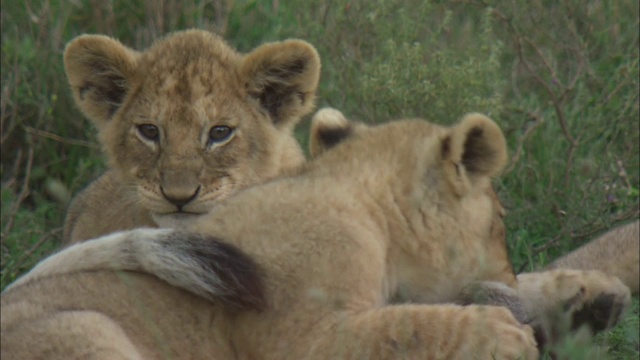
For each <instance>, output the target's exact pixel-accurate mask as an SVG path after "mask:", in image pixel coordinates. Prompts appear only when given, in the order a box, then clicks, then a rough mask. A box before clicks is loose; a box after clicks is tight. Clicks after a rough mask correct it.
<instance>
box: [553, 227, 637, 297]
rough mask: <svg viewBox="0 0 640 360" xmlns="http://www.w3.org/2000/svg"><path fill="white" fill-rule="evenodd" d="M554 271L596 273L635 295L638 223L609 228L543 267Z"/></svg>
mask: <svg viewBox="0 0 640 360" xmlns="http://www.w3.org/2000/svg"><path fill="white" fill-rule="evenodd" d="M558 268H568V269H581V270H600V271H603V272H605V273H607V274H609V275H613V276H617V277H618V278H620V280H622V282H623V283H624V284H625V285H627V286H628V287H629V289H631V292H632V293H633V294H638V287H639V283H640V222H639V221H638V220H636V221H634V222H632V223H630V224H627V225H623V226H620V227H617V228H615V229H612V230H610V231H608V232H606V233H604V234H603V235H601V236H599V237H597V238H595V239H594V240H591V241H590V242H588V243H587V244H585V245H583V246H582V247H580V248H578V249H576V250H574V251H572V252H571V253H569V254H567V255H565V256H563V257H561V258H559V259H557V260H555V261H554V262H552V263H551V264H549V266H547V269H558Z"/></svg>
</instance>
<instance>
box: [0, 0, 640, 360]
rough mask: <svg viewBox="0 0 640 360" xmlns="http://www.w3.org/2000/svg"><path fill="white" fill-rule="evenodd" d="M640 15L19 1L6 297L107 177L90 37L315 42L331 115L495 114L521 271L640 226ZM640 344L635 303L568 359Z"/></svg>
mask: <svg viewBox="0 0 640 360" xmlns="http://www.w3.org/2000/svg"><path fill="white" fill-rule="evenodd" d="M638 12H639V9H638V2H637V1H615V2H606V1H591V2H583V1H578V0H563V1H558V2H549V1H547V2H541V1H532V2H517V3H516V2H513V3H512V2H507V1H487V2H485V1H477V0H470V1H453V2H438V1H432V2H425V1H419V0H400V1H385V0H380V1H370V2H365V1H347V0H334V1H331V2H326V1H320V0H290V1H286V2H285V1H258V0H254V1H247V0H244V1H230V2H224V1H188V0H187V1H176V0H173V1H168V0H167V1H138V2H130V1H113V2H101V1H96V0H80V1H74V2H68V1H62V0H31V1H25V2H16V1H8V0H2V12H1V16H2V59H1V62H2V75H1V78H2V87H1V91H2V97H1V103H0V109H1V112H2V113H1V118H2V124H1V125H2V138H1V143H0V145H1V150H2V159H1V167H0V171H1V180H2V217H1V219H2V244H1V245H2V256H1V258H2V274H1V280H2V284H1V285H2V288H4V287H5V286H6V285H7V284H8V283H10V282H11V281H13V280H14V279H15V278H16V276H18V275H19V274H21V273H22V272H24V271H26V270H28V269H29V268H30V267H31V266H32V265H33V264H34V263H35V262H37V261H38V260H39V259H40V258H42V257H43V256H45V255H47V254H48V253H50V252H51V251H53V250H54V249H55V248H56V247H57V242H58V239H59V237H60V227H61V224H62V220H63V218H64V211H65V208H66V203H67V201H68V198H69V194H72V193H75V192H77V191H78V190H79V189H80V188H81V187H82V186H84V185H85V184H86V183H87V182H88V181H90V180H91V179H92V178H94V177H95V176H97V174H99V173H100V172H101V171H102V169H104V160H103V158H102V156H101V154H100V150H99V147H98V146H97V141H96V137H95V130H94V129H93V127H92V126H91V124H90V123H89V122H88V121H87V120H86V119H84V118H83V117H82V116H81V114H80V113H79V112H78V111H77V110H76V108H75V106H74V105H73V101H72V98H71V96H70V92H69V91H68V88H67V85H66V80H65V77H64V73H63V68H62V61H61V56H62V51H63V49H64V45H65V43H66V42H67V41H69V40H70V39H72V38H73V37H75V36H77V35H79V34H82V33H87V32H97V33H104V34H108V35H112V36H115V37H117V38H118V39H120V40H121V41H122V42H123V43H125V44H127V45H130V46H132V47H136V48H143V47H145V46H147V45H149V44H150V43H151V41H152V40H153V39H154V38H156V37H157V36H160V35H162V34H165V33H167V32H169V31H172V30H177V29H184V28H189V27H197V28H206V29H210V30H214V31H218V32H220V33H223V34H224V35H225V37H226V38H227V39H228V40H229V42H231V43H232V44H234V45H235V46H236V47H237V48H238V49H239V50H242V51H247V50H249V49H251V48H253V47H255V46H256V45H258V44H260V43H262V42H265V41H272V40H281V39H284V38H289V37H296V38H302V39H306V40H308V41H310V42H311V43H313V44H314V45H315V46H316V47H317V48H318V51H319V52H320V55H321V58H322V60H323V73H322V79H321V87H320V91H319V101H318V103H319V106H325V105H328V106H333V107H336V108H339V109H340V110H342V111H343V112H344V113H345V114H347V115H348V116H349V117H352V118H358V119H361V120H365V121H370V122H378V121H384V120H387V119H389V118H397V117H412V116H419V117H424V118H427V119H429V120H431V121H434V122H438V123H442V124H449V123H452V122H454V121H456V120H457V119H458V118H459V117H460V116H461V115H462V114H463V113H464V112H469V111H479V112H484V113H487V114H489V115H490V116H491V117H492V118H494V119H495V120H496V121H497V122H498V123H499V124H500V126H501V127H502V128H503V130H504V131H505V133H506V135H507V138H508V143H509V147H510V153H511V156H512V160H513V162H512V164H511V165H510V166H509V167H508V169H507V170H506V172H505V174H504V176H503V177H502V178H501V179H500V180H499V182H498V183H497V186H498V189H499V192H500V196H501V198H502V199H503V201H504V203H505V206H506V207H507V209H508V211H509V215H508V216H507V219H506V222H507V227H508V236H509V246H510V252H511V256H512V259H513V262H514V264H515V266H516V268H517V269H522V270H530V269H533V268H536V267H538V266H541V265H544V264H546V263H547V262H549V261H550V260H552V259H554V258H556V257H557V256H559V255H561V254H563V253H566V252H568V251H570V250H571V249H573V248H575V247H577V246H579V245H580V244H582V243H584V242H586V241H587V240H589V239H590V238H592V237H593V236H594V235H596V234H598V233H599V232H601V231H603V230H604V229H606V228H609V227H611V226H613V225H615V224H617V223H620V222H624V221H625V220H628V219H633V218H637V217H638V201H639V198H638V197H639V188H640V185H639V182H640V173H639V172H640V149H639V147H640V146H639V143H640V133H639V131H640V130H639V128H640V126H639V120H638V119H639V111H638V108H639V103H638V99H639V98H640V90H639V81H638V79H639V77H640V73H639V54H638V43H639V39H638ZM307 127H308V124H306V123H305V124H303V125H302V126H301V127H300V128H299V130H298V138H299V139H300V141H301V143H303V144H304V145H305V146H306V136H307V135H306V134H307V130H308V129H307ZM637 328H638V302H637V300H636V301H635V308H634V311H633V312H632V313H631V314H630V315H629V316H628V317H627V319H626V320H625V321H624V322H623V324H621V325H620V326H618V327H617V328H616V329H614V330H613V331H611V332H607V333H606V334H604V335H602V336H599V337H598V338H597V341H596V343H595V345H594V346H595V347H594V348H592V347H584V346H582V345H579V346H574V345H572V344H567V348H568V349H571V347H572V346H573V347H574V348H575V347H577V348H579V349H580V351H583V350H584V351H587V350H588V351H593V354H596V357H597V358H598V357H604V356H605V355H604V354H606V355H607V356H609V357H611V358H617V359H626V358H633V357H636V358H637V357H638V347H639V346H638V331H637ZM585 349H587V350H585ZM589 349H591V350H589ZM594 349H595V350H594ZM569 351H570V352H571V351H574V352H575V351H577V350H576V349H573V350H569ZM575 356H576V357H577V356H578V355H575Z"/></svg>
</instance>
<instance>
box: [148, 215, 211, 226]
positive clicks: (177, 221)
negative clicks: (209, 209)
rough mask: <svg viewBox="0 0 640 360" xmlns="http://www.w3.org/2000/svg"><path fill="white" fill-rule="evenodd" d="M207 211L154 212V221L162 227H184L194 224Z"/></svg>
mask: <svg viewBox="0 0 640 360" xmlns="http://www.w3.org/2000/svg"><path fill="white" fill-rule="evenodd" d="M205 214H206V213H205V212H203V213H186V212H173V213H164V214H160V213H153V215H152V217H153V221H154V222H155V223H156V224H157V225H158V227H161V228H171V229H184V228H187V227H189V226H190V225H192V224H193V223H194V222H195V221H196V220H198V219H200V218H201V217H202V216H203V215H205Z"/></svg>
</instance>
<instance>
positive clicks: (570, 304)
mask: <svg viewBox="0 0 640 360" xmlns="http://www.w3.org/2000/svg"><path fill="white" fill-rule="evenodd" d="M322 114H323V116H316V117H315V118H314V121H313V123H312V126H311V134H310V152H311V155H312V157H316V156H319V155H321V154H322V153H323V152H325V151H327V150H329V149H331V148H332V147H334V146H336V145H337V144H339V143H340V142H342V141H344V140H345V139H347V138H349V137H352V136H358V133H359V132H360V131H361V129H362V128H363V127H364V125H362V124H358V123H355V122H350V121H348V120H347V119H346V118H345V117H344V116H343V115H342V114H341V113H340V112H339V111H337V110H333V109H328V110H323V112H322ZM490 195H491V197H492V200H493V203H494V204H493V208H494V212H493V226H492V235H491V239H492V241H491V242H490V243H488V244H487V245H490V244H491V245H492V250H491V251H490V252H491V254H492V255H491V259H489V260H488V261H499V262H501V263H503V264H505V268H504V270H503V274H504V277H503V278H501V279H500V281H499V282H497V281H481V282H475V283H472V284H470V285H469V286H467V287H466V288H464V289H463V290H462V292H461V294H460V295H459V299H458V300H457V302H458V303H461V304H472V303H473V304H490V305H500V306H505V307H507V308H508V309H509V310H511V312H512V313H513V315H514V316H515V317H516V318H517V319H518V320H519V321H520V322H522V323H528V324H531V325H533V326H534V327H535V329H536V332H537V336H538V338H539V340H543V341H545V342H546V343H554V342H558V341H560V340H562V337H563V336H564V335H566V334H567V333H568V332H569V331H570V330H572V329H576V328H578V327H579V326H581V325H589V327H590V328H591V330H593V331H596V332H597V331H600V330H604V329H606V328H609V327H612V326H613V325H615V324H617V323H618V321H620V320H621V318H622V316H623V314H624V313H625V311H626V310H627V309H628V308H629V307H630V305H631V297H630V293H629V290H628V289H627V288H626V287H625V286H624V285H623V283H621V282H620V280H619V279H618V278H616V277H614V276H618V277H620V278H621V279H622V280H624V283H625V284H626V285H628V286H629V287H631V289H632V290H633V289H634V286H635V287H636V288H637V283H638V281H639V280H638V267H639V266H640V264H639V261H638V253H639V252H640V251H639V249H638V242H639V241H640V240H639V235H638V223H637V222H636V223H635V224H630V225H627V226H626V227H622V228H619V229H616V230H613V231H611V232H609V233H607V234H605V235H603V236H602V237H601V238H599V239H596V240H594V241H593V242H591V243H590V244H589V245H586V246H585V247H584V248H581V249H578V250H576V251H574V252H572V253H571V254H569V255H567V256H565V257H563V258H561V259H559V260H557V261H556V262H554V264H553V265H552V266H551V267H550V268H563V269H559V270H552V271H538V272H533V273H526V274H520V275H518V277H517V284H518V285H516V284H515V283H514V281H513V279H512V278H511V275H512V274H513V270H512V268H510V267H508V266H510V263H509V262H508V260H507V257H508V254H507V252H506V249H507V247H506V233H505V227H504V224H503V222H502V219H503V218H504V216H505V211H504V209H503V207H502V205H501V204H500V200H499V198H498V196H497V194H496V193H495V192H494V191H493V190H492V191H490ZM627 251H628V252H627ZM576 270H584V271H576ZM593 270H596V271H593ZM597 270H600V271H597ZM601 271H602V272H601ZM603 272H604V273H603ZM611 275H614V276H611ZM505 284H507V285H509V286H505ZM636 292H637V290H636Z"/></svg>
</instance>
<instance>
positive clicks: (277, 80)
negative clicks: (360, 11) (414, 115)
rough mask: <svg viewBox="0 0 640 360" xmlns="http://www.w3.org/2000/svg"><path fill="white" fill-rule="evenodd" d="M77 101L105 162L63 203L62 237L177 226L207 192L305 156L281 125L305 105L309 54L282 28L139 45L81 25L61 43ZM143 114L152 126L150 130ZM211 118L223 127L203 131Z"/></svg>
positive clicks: (203, 202)
mask: <svg viewBox="0 0 640 360" xmlns="http://www.w3.org/2000/svg"><path fill="white" fill-rule="evenodd" d="M64 61H65V69H66V72H67V77H68V80H69V84H70V85H71V89H72V91H73V95H74V98H75V101H76V103H77V104H78V106H79V108H80V109H81V110H82V112H83V113H84V114H85V115H86V116H87V117H88V118H89V119H91V120H92V121H93V123H94V124H95V125H96V127H97V129H98V133H99V139H100V142H101V143H102V145H103V147H104V150H105V152H106V154H107V157H108V159H109V171H107V173H105V174H104V175H103V176H102V177H100V178H99V179H98V180H96V181H95V182H93V183H92V184H91V185H90V186H89V187H88V188H87V189H85V190H84V191H83V192H81V193H80V194H79V195H78V196H77V197H76V199H75V200H74V201H73V203H72V205H71V206H70V209H69V212H68V216H67V219H66V223H65V231H64V239H65V241H66V242H70V243H73V242H77V241H82V240H86V239H90V238H94V237H98V236H101V235H104V234H108V233H111V232H114V231H117V230H126V229H133V228H137V227H143V226H146V227H156V226H182V225H184V224H185V223H187V222H188V221H191V220H193V219H194V218H196V217H197V216H198V215H201V214H203V213H206V212H207V211H208V210H209V209H210V208H211V207H212V206H213V205H214V204H215V203H216V202H218V201H219V200H221V199H223V198H225V197H226V196H228V195H230V194H232V193H234V192H236V191H238V190H240V189H242V188H245V187H247V186H249V185H252V184H255V183H258V182H262V181H264V180H266V179H269V178H272V177H274V176H275V175H278V174H280V173H281V172H283V171H287V170H289V169H291V168H294V167H296V166H298V165H299V164H301V163H302V162H303V161H304V156H303V153H302V151H301V149H300V147H299V144H298V142H297V141H296V140H295V138H294V137H293V134H292V130H293V127H294V126H295V125H296V124H297V123H298V121H299V120H300V118H301V116H303V115H305V114H307V113H308V112H310V111H311V110H312V107H313V103H314V97H315V90H316V88H317V85H318V80H319V73H320V60H319V57H318V54H317V52H316V51H315V49H314V48H313V47H312V46H311V45H309V44H308V43H306V42H303V41H299V40H288V41H284V42H277V43H270V44H265V45H263V46H260V47H259V48H257V49H255V50H254V51H252V52H250V53H248V54H246V55H242V54H239V53H237V52H236V51H234V50H233V49H232V48H230V47H229V46H228V45H226V44H225V43H224V41H223V40H222V39H221V38H219V37H218V36H216V35H214V34H212V33H208V32H205V31H198V30H189V31H184V32H178V33H175V34H172V35H170V36H167V37H166V38H164V39H161V40H158V41H157V42H156V43H155V44H154V45H153V46H151V47H150V48H149V49H147V50H145V51H144V52H138V51H135V50H132V49H129V48H127V47H125V46H123V45H122V44H120V43H119V42H118V41H117V40H114V39H111V38H108V37H105V36H100V35H83V36H80V37H78V38H76V39H75V40H73V41H71V42H70V43H69V44H68V45H67V48H66V50H65V55H64ZM144 126H154V127H155V129H157V138H149V137H148V136H145V134H149V133H148V132H145V131H144V128H142V127H144ZM216 126H226V127H229V128H230V129H232V132H231V133H230V135H229V136H228V137H226V138H221V139H217V140H216V141H210V137H209V132H210V131H211V130H212V129H213V128H214V127H216Z"/></svg>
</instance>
